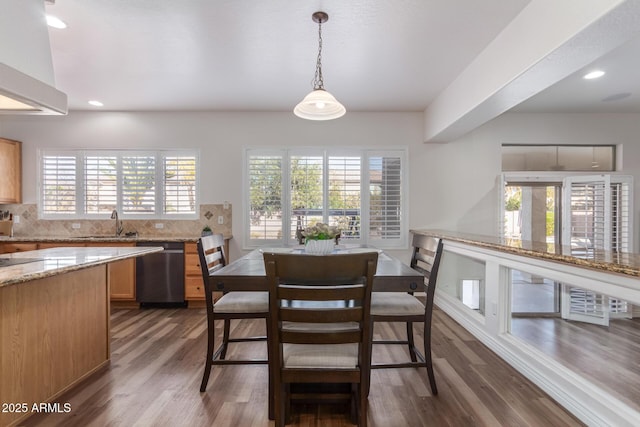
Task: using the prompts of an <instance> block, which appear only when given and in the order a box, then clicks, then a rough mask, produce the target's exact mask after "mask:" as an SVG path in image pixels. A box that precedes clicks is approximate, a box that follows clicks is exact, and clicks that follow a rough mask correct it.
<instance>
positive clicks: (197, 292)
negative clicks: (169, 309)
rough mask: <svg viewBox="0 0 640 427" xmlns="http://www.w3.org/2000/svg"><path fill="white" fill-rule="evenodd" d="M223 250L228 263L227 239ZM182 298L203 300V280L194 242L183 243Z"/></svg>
mask: <svg viewBox="0 0 640 427" xmlns="http://www.w3.org/2000/svg"><path fill="white" fill-rule="evenodd" d="M224 251H225V255H226V256H227V263H229V255H228V254H229V239H225V240H224ZM184 299H185V300H187V301H204V300H205V297H204V281H203V280H202V269H201V268H200V258H199V257H198V246H197V244H196V243H190V242H185V244H184Z"/></svg>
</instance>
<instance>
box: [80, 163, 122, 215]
mask: <svg viewBox="0 0 640 427" xmlns="http://www.w3.org/2000/svg"><path fill="white" fill-rule="evenodd" d="M117 180H118V177H117V160H116V157H115V156H104V157H103V156H87V157H86V158H85V161H84V186H85V212H86V213H95V214H98V213H111V211H112V210H113V209H115V208H116V205H117V198H118V181H117Z"/></svg>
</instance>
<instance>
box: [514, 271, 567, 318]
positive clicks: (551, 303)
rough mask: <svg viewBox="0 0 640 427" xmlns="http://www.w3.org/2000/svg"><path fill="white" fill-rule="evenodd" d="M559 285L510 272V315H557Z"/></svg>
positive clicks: (531, 275) (547, 280)
mask: <svg viewBox="0 0 640 427" xmlns="http://www.w3.org/2000/svg"><path fill="white" fill-rule="evenodd" d="M558 291H559V284H558V283H557V282H554V281H553V280H550V279H545V278H544V277H540V276H537V275H535V274H530V273H525V272H522V271H518V270H512V271H511V312H512V313H514V314H515V313H559V311H560V305H559V301H560V299H559V295H558Z"/></svg>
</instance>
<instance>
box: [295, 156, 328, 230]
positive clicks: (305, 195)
mask: <svg viewBox="0 0 640 427" xmlns="http://www.w3.org/2000/svg"><path fill="white" fill-rule="evenodd" d="M322 171H323V158H322V156H291V163H290V171H289V172H290V177H291V179H290V185H291V201H290V203H291V205H290V206H291V224H290V227H289V237H290V238H291V239H295V237H296V231H297V230H298V229H299V227H300V228H305V227H307V226H308V225H313V224H315V223H316V222H324V215H323V205H324V197H323V186H322V181H323V173H322Z"/></svg>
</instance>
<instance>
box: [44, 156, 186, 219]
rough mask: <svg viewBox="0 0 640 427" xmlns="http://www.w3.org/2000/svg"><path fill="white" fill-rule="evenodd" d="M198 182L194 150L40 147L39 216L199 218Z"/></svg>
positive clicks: (47, 217)
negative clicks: (57, 148)
mask: <svg viewBox="0 0 640 427" xmlns="http://www.w3.org/2000/svg"><path fill="white" fill-rule="evenodd" d="M197 182H198V179H197V153H196V152H194V151H185V152H178V151H153V152H149V151H147V152H137V151H78V150H69V151H55V152H53V151H42V152H40V180H39V186H40V187H39V191H38V194H39V196H38V197H39V204H38V206H39V211H40V212H39V214H40V215H41V217H42V218H45V219H56V218H58V219H61V218H71V217H76V218H91V217H93V216H94V215H104V214H110V213H111V211H112V210H113V209H117V210H118V211H119V212H120V213H121V216H122V217H123V218H139V219H144V218H161V217H180V218H185V219H187V218H189V219H191V218H196V217H197V212H196V209H197V206H198V204H197Z"/></svg>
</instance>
